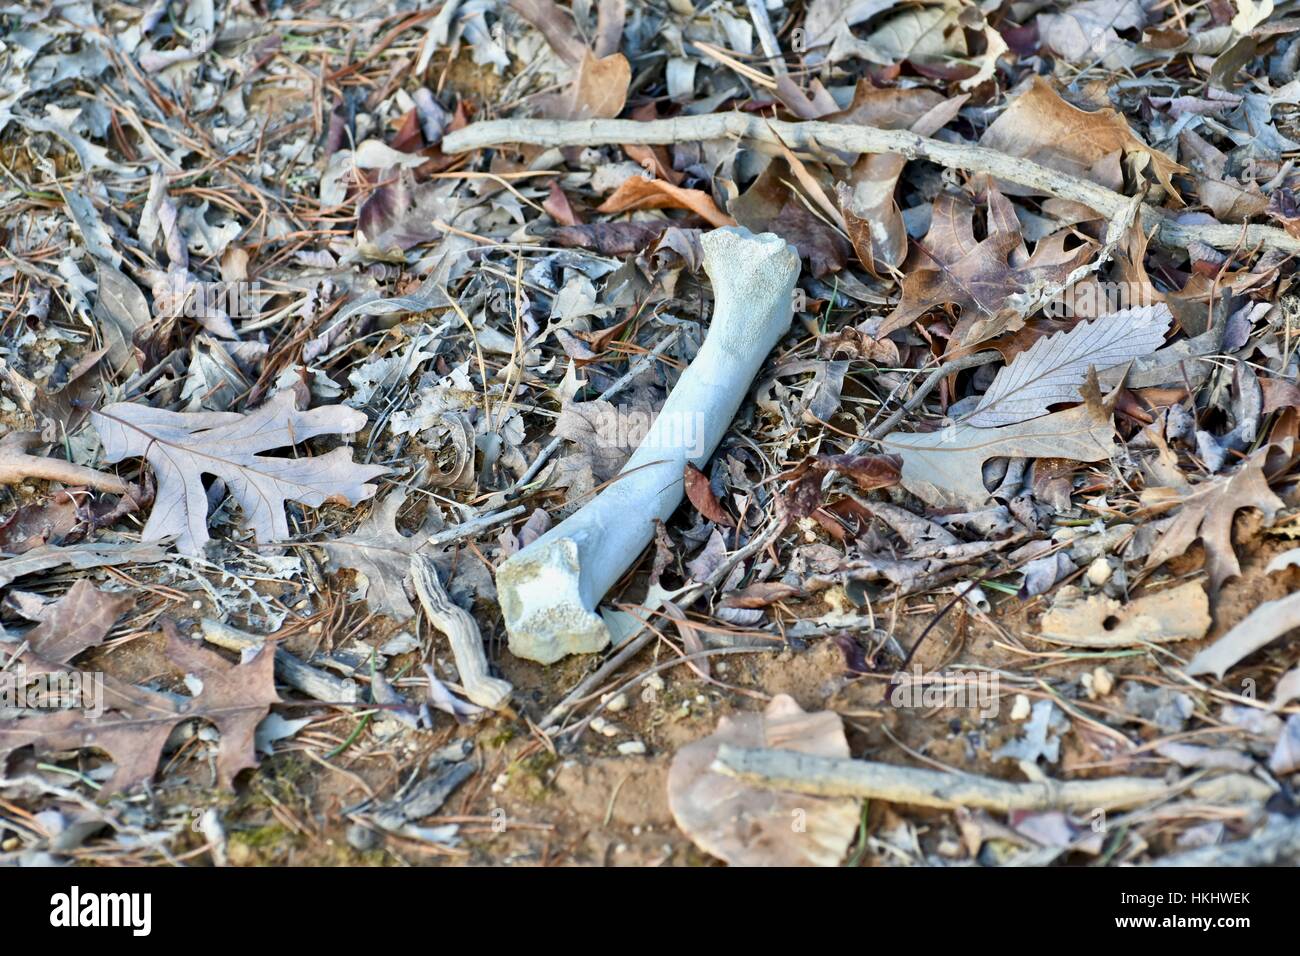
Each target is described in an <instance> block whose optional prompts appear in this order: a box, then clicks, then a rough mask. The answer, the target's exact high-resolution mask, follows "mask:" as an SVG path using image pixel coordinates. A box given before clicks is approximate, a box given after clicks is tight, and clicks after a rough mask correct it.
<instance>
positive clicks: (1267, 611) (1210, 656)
mask: <svg viewBox="0 0 1300 956" xmlns="http://www.w3.org/2000/svg"><path fill="white" fill-rule="evenodd" d="M1297 627H1300V591H1297V592H1295V593H1294V594H1288V595H1287V596H1286V597H1284V598H1278V599H1277V600H1276V601H1265V602H1264V603H1263V604H1261V605H1260V606H1259V607H1257V608H1255V610H1253V611H1251V612H1250V613H1249V614H1247V615H1246V616H1245V617H1244V618H1243V619H1242V620H1241V621H1240V622H1238V624H1237V626H1236V627H1234V628H1233V629H1232V630H1230V631H1229V632H1228V633H1227V634H1225V635H1223V637H1221V638H1219V639H1218V640H1217V641H1215V642H1214V643H1213V644H1211V645H1210V646H1209V647H1207V648H1206V649H1205V650H1203V651H1201V653H1199V654H1197V655H1196V656H1195V657H1193V658H1192V660H1191V663H1189V664H1188V665H1187V673H1189V674H1213V675H1214V676H1215V677H1217V678H1219V679H1220V680H1222V679H1223V675H1224V674H1225V673H1227V670H1228V668H1229V667H1231V666H1232V665H1233V664H1236V663H1237V662H1238V661H1240V660H1241V659H1242V658H1245V657H1248V656H1250V655H1251V654H1253V653H1255V652H1256V651H1257V650H1259V649H1260V648H1261V647H1263V646H1265V645H1266V644H1269V643H1271V642H1273V641H1275V640H1277V639H1278V638H1279V637H1281V636H1282V635H1283V634H1285V633H1287V632H1288V631H1290V630H1293V629H1294V628H1297Z"/></svg>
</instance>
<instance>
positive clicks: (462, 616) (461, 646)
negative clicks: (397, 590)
mask: <svg viewBox="0 0 1300 956" xmlns="http://www.w3.org/2000/svg"><path fill="white" fill-rule="evenodd" d="M411 581H412V583H413V584H414V585H415V593H416V594H417V595H419V598H420V604H421V605H422V606H423V607H424V614H425V616H426V617H427V618H428V619H429V623H430V624H432V625H433V626H434V627H436V628H437V629H438V630H440V631H442V632H443V633H444V634H446V635H447V640H448V641H449V642H450V643H451V655H452V657H453V658H455V660H456V670H458V671H460V683H461V686H462V687H464V688H465V696H466V697H468V698H469V699H470V700H471V701H473V702H474V703H476V704H478V705H479V706H480V707H487V708H489V709H490V710H500V709H501V708H502V707H503V706H505V704H506V703H507V702H508V701H509V700H510V694H511V691H512V690H513V688H512V687H511V686H510V684H509V683H508V682H507V681H503V680H501V679H500V678H496V677H492V676H490V675H489V674H488V662H487V655H486V654H484V653H483V638H482V636H481V635H480V634H479V631H478V625H477V624H475V623H474V618H472V617H470V616H469V614H467V613H466V612H465V611H464V610H463V609H462V608H460V607H457V606H456V605H455V604H453V603H452V600H451V598H449V597H448V596H447V592H446V591H445V590H444V589H443V587H442V583H441V582H440V581H439V580H438V569H437V568H436V567H435V566H434V563H433V559H432V558H430V557H429V556H428V555H424V554H419V553H416V554H413V555H411Z"/></svg>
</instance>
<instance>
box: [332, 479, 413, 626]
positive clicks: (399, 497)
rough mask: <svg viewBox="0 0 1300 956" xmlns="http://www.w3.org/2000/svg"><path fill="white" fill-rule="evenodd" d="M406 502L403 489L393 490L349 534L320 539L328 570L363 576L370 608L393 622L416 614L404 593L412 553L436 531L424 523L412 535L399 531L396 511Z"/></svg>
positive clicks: (363, 593)
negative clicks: (339, 570) (347, 571)
mask: <svg viewBox="0 0 1300 956" xmlns="http://www.w3.org/2000/svg"><path fill="white" fill-rule="evenodd" d="M405 502H406V492H404V491H402V490H400V489H397V490H394V491H393V492H391V493H390V494H389V495H388V497H387V498H385V499H384V500H383V501H381V502H379V504H377V505H376V506H375V509H374V511H373V512H371V514H370V517H368V518H367V519H366V520H365V521H363V522H362V523H361V524H360V525H359V526H358V527H357V530H356V531H354V532H352V534H349V535H344V536H343V537H341V538H335V539H333V540H332V541H322V542H321V547H322V548H324V549H325V553H326V554H327V555H328V556H329V568H330V570H332V571H333V570H337V569H339V568H351V569H352V570H353V571H355V572H356V573H357V574H358V575H359V576H360V577H361V578H362V583H361V587H360V588H359V591H360V593H361V594H362V595H363V596H364V597H365V599H366V604H368V605H369V606H370V610H372V611H374V612H375V613H377V614H387V615H388V616H389V617H391V618H392V619H393V620H395V621H408V620H410V619H411V618H413V617H415V608H414V607H413V606H412V605H411V601H410V598H408V597H407V596H406V579H407V577H408V576H409V575H410V569H411V555H412V554H414V553H415V552H416V551H419V550H420V548H422V547H423V546H424V544H425V542H427V541H428V540H429V536H430V535H431V534H433V532H434V530H435V529H433V528H431V527H428V526H426V527H424V528H422V529H420V530H419V531H416V532H415V533H414V534H410V535H406V534H402V532H401V531H399V530H398V529H397V513H398V512H399V511H401V510H402V505H403V504H405Z"/></svg>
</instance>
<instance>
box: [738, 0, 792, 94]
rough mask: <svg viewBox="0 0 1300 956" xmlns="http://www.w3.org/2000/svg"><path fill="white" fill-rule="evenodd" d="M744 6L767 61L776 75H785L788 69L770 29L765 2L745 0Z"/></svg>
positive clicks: (769, 18)
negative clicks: (747, 9) (746, 8)
mask: <svg viewBox="0 0 1300 956" xmlns="http://www.w3.org/2000/svg"><path fill="white" fill-rule="evenodd" d="M745 6H746V7H748V8H749V19H750V20H752V21H753V22H754V32H755V33H757V34H758V42H759V45H760V46H762V47H763V52H764V53H765V54H767V61H768V63H770V64H771V66H772V69H773V70H774V71H775V72H776V74H777V75H778V76H785V75H786V74H787V73H788V72H789V70H788V68H787V67H786V65H785V57H784V56H782V55H781V44H780V43H778V42H777V39H776V31H774V30H773V29H772V19H771V17H769V16H768V15H767V4H766V3H765V2H764V0H745Z"/></svg>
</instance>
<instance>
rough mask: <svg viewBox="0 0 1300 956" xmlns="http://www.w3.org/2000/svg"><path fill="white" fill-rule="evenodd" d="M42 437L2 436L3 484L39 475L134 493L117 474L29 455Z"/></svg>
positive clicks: (0, 465) (26, 434)
mask: <svg viewBox="0 0 1300 956" xmlns="http://www.w3.org/2000/svg"><path fill="white" fill-rule="evenodd" d="M40 440H41V436H40V435H38V434H37V433H35V432H10V433H9V434H8V435H5V436H4V437H3V438H0V485H16V484H18V483H19V482H22V481H26V480H27V479H28V478H40V479H43V480H45V481H58V482H62V483H63V484H65V485H84V486H85V487H87V488H95V489H97V490H99V491H107V492H108V493H109V494H114V495H127V494H130V493H131V488H132V486H131V483H130V482H128V481H123V480H122V479H121V478H119V477H117V475H109V474H105V473H104V472H102V471H96V470H95V469H94V468H86V467H85V466H83V465H74V464H73V463H72V462H70V461H64V460H62V459H61V458H42V457H40V456H38V455H28V454H27V453H26V452H27V449H28V448H31V447H32V446H33V445H35V444H36V443H37V442H39V441H40Z"/></svg>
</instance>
